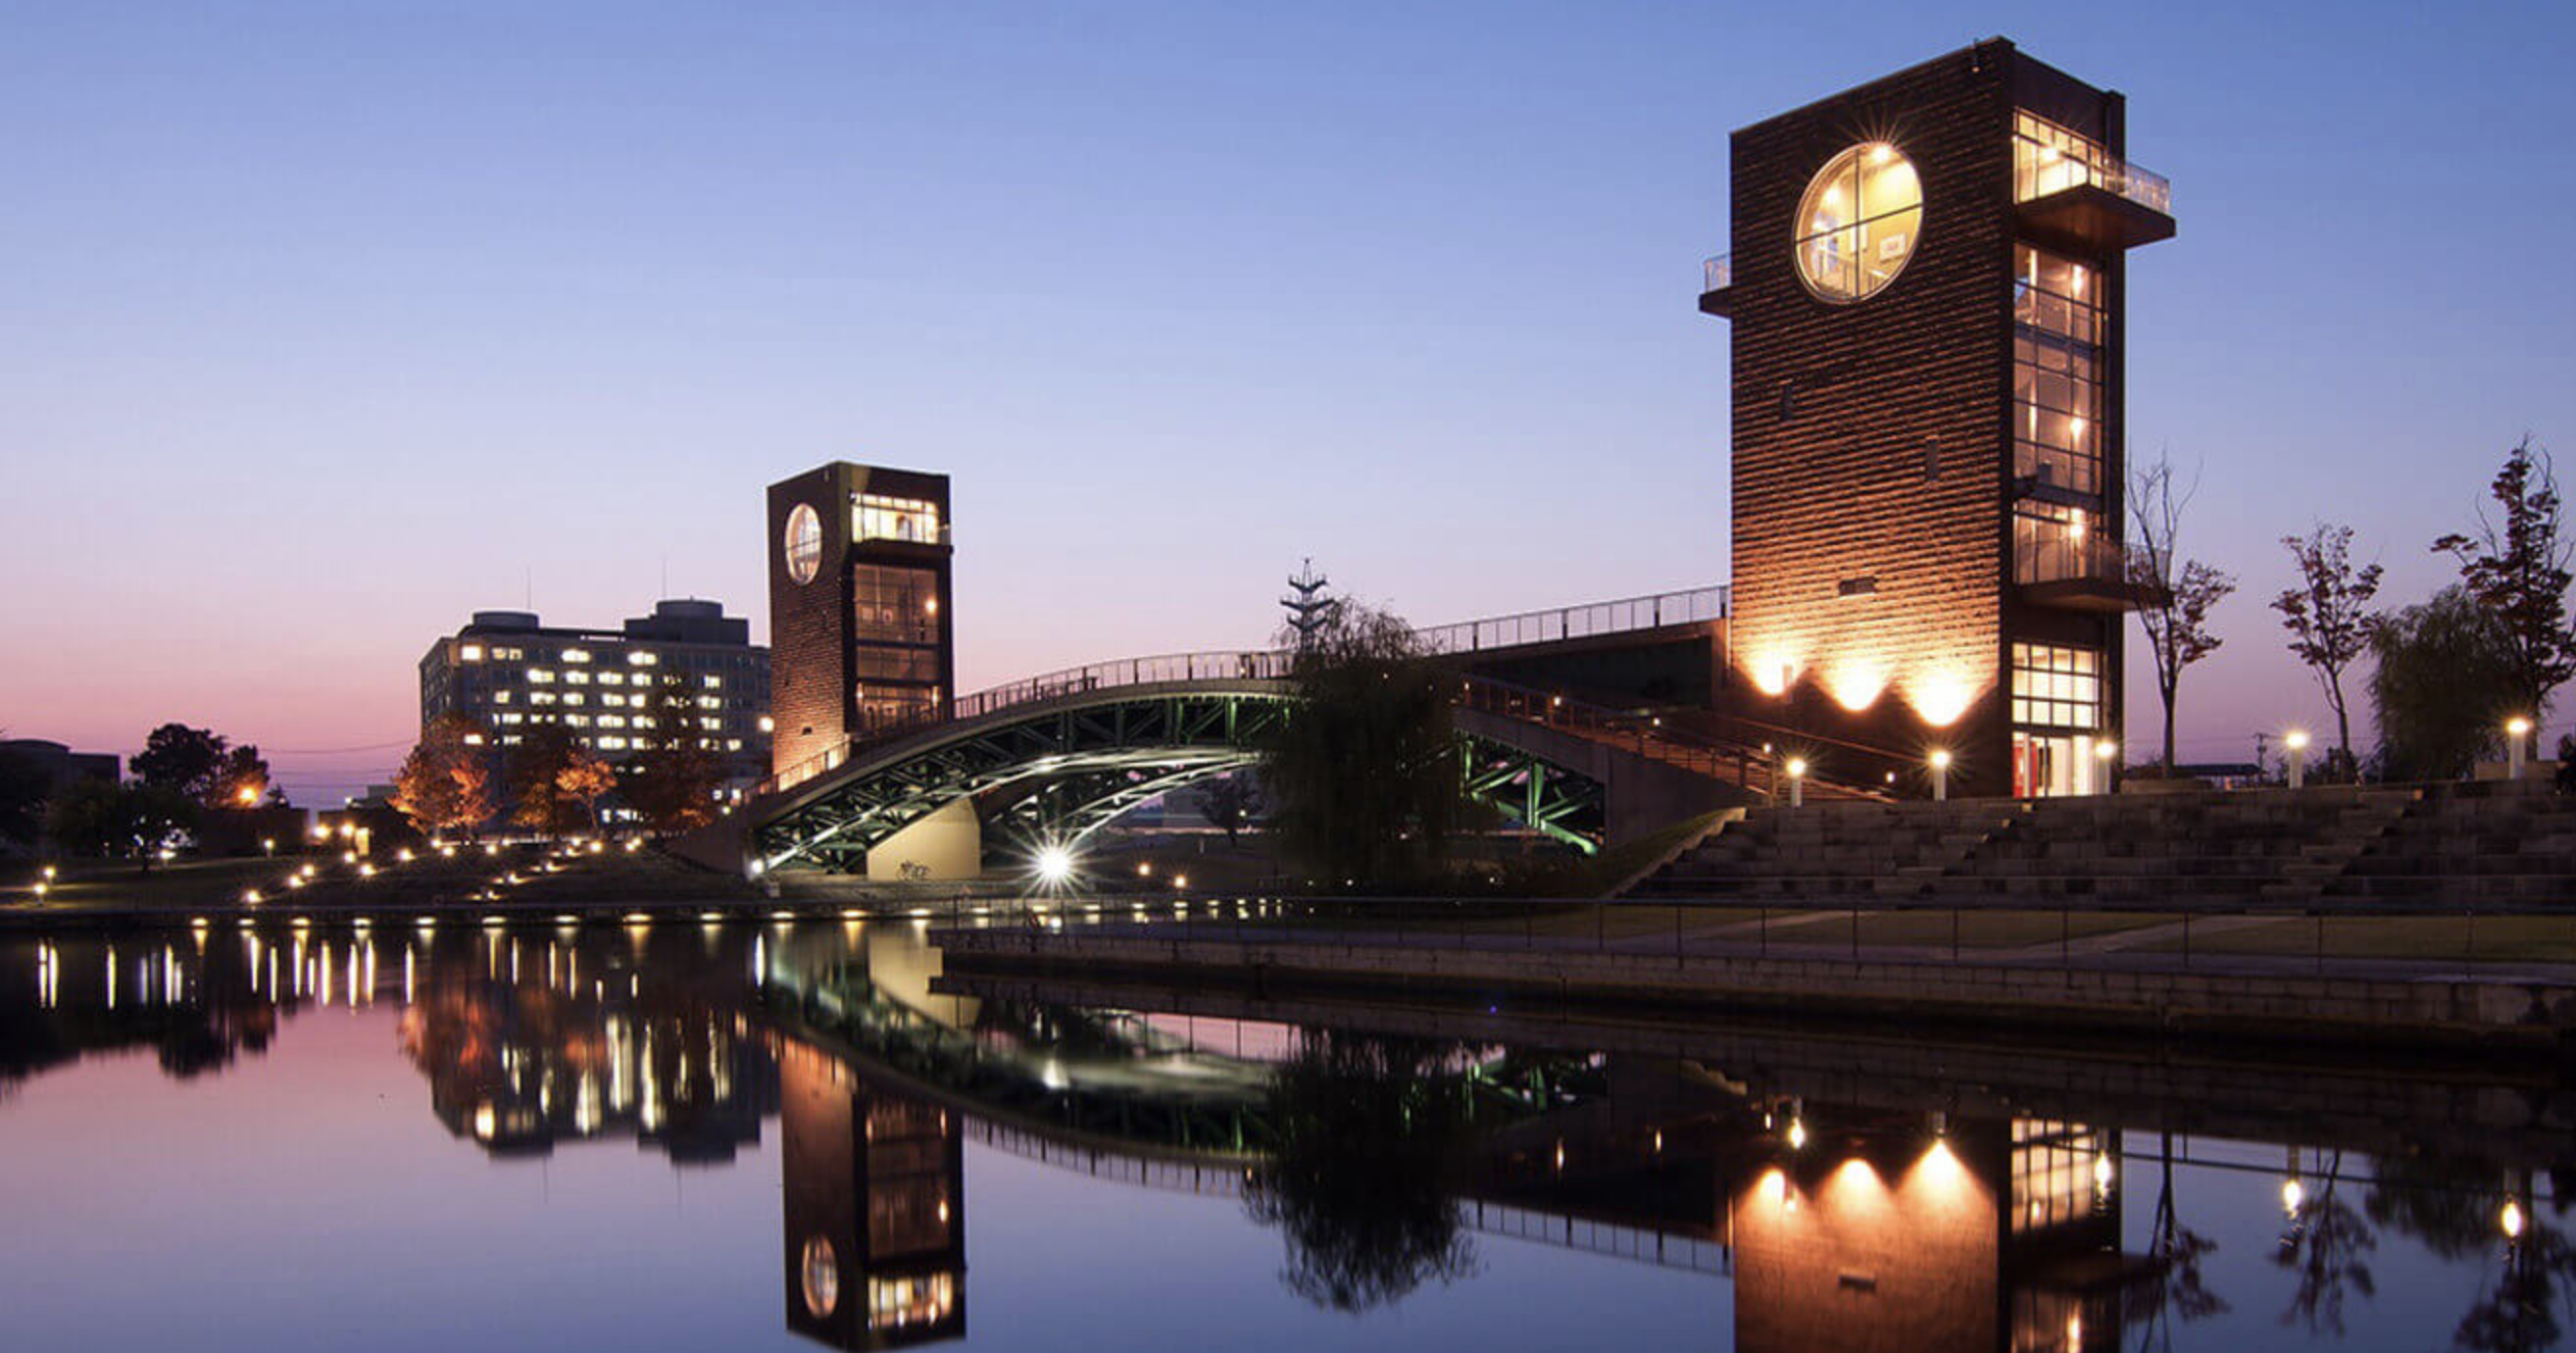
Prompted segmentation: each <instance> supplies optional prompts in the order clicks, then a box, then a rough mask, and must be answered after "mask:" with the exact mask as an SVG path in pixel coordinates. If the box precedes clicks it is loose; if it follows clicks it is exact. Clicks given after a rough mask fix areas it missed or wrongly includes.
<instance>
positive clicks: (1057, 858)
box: [1037, 846, 1073, 888]
mask: <svg viewBox="0 0 2576 1353" xmlns="http://www.w3.org/2000/svg"><path fill="white" fill-rule="evenodd" d="M1037 869H1038V882H1040V883H1043V884H1045V885H1047V886H1048V887H1050V888H1058V887H1062V886H1063V885H1064V883H1065V881H1066V880H1068V879H1070V878H1072V877H1073V852H1071V851H1069V850H1066V849H1065V848H1064V847H1062V846H1042V847H1040V848H1039V850H1038V856H1037Z"/></svg>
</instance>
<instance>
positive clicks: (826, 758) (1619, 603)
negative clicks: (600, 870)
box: [751, 584, 1733, 798]
mask: <svg viewBox="0 0 2576 1353" xmlns="http://www.w3.org/2000/svg"><path fill="white" fill-rule="evenodd" d="M1732 598H1733V589H1732V588H1729V587H1727V586H1726V585H1724V584H1719V585H1717V586H1714V587H1695V588H1690V589H1688V590H1685V591H1680V592H1657V593H1652V594H1650V595H1647V596H1640V597H1622V598H1619V599H1618V600H1615V601H1596V602H1589V603H1586V604H1584V605H1580V606H1559V607H1556V608H1554V609H1552V610H1543V611H1524V612H1521V613H1520V614H1518V615H1502V616H1489V617H1487V618H1485V619H1483V620H1467V621H1461V622H1459V623H1457V624H1454V625H1436V626H1432V627H1430V628H1428V629H1418V630H1415V631H1414V634H1415V635H1416V636H1417V637H1419V638H1420V639H1421V641H1422V644H1423V646H1424V647H1425V648H1427V649H1428V650H1430V651H1431V652H1434V653H1439V654H1460V653H1475V652H1480V651H1484V650H1488V649H1496V648H1510V647H1513V646H1515V645H1520V644H1544V643H1557V642H1561V641H1564V640H1567V639H1586V638H1591V637H1593V636H1596V635H1608V634H1628V633H1634V632H1637V631H1640V630H1649V629H1660V628H1663V627H1664V626H1667V625H1688V624H1695V623H1700V622H1705V621H1710V620H1723V619H1725V618H1726V617H1727V615H1728V614H1729V612H1730V609H1731V606H1732ZM1295 660H1296V655H1295V654H1294V653H1292V652H1290V651H1288V650H1286V649H1276V648H1273V649H1248V650H1247V649H1235V650H1220V651H1214V652H1201V653H1163V654H1157V655H1155V656H1152V657H1144V658H1118V659H1115V660H1112V661H1109V662H1095V663H1089V664H1086V665H1084V666H1081V667H1068V668H1065V669H1063V670H1062V671H1056V672H1048V673H1046V674H1044V675H1041V676H1033V677H1026V678H1023V679H1021V680H1018V681H1013V682H1010V683H1008V684H1005V685H1000V686H994V687H990V688H988V689H985V690H980V691H976V692H974V693H972V694H969V695H961V696H958V697H957V698H956V699H954V700H952V701H950V702H949V707H948V709H947V711H946V712H945V714H931V715H924V716H922V717H919V718H914V719H907V720H902V721H899V722H895V723H888V724H883V725H880V726H878V727H876V728H872V729H869V730H867V731H866V732H864V733H861V734H859V735H857V736H855V737H851V738H848V739H844V740H843V741H842V742H840V743H838V744H836V745H834V746H832V747H830V748H827V749H825V750H824V751H821V752H818V753H816V754H814V755H812V756H809V757H807V758H805V759H804V760H802V761H799V762H796V763H795V764H793V765H790V766H788V767H786V768H784V769H782V770H780V771H779V772H777V773H776V774H774V775H771V776H770V777H769V778H768V779H765V780H762V781H761V782H760V783H759V784H757V785H754V786H753V787H752V791H751V792H752V797H754V798H757V797H760V796H762V795H766V794H775V793H778V792H780V791H782V790H788V789H793V788H795V787H796V786H798V785H800V784H803V783H805V782H806V781H808V780H811V779H814V778H815V777H817V776H820V775H825V774H829V773H830V772H832V771H834V770H838V769H839V768H840V767H841V766H842V765H844V764H846V763H847V762H848V761H849V759H850V756H851V753H852V751H853V750H854V749H856V748H859V747H863V746H867V745H870V744H874V743H881V742H885V741H888V740H890V739H893V738H897V737H901V736H903V735H904V734H907V733H912V732H916V731H919V730H921V729H924V728H929V727H933V726H935V725H938V724H941V723H945V722H950V721H954V720H961V719H973V718H980V717H982V716H983V715H986V714H991V713H993V712H995V711H997V710H1003V709H1009V708H1011V707H1012V706H1015V705H1024V704H1029V703H1031V702H1033V701H1038V700H1052V699H1055V698H1057V697H1060V696H1066V695H1078V694H1081V693H1083V692H1085V691H1096V690H1110V689H1115V688H1117V687H1121V686H1147V685H1155V684H1158V683H1162V682H1169V681H1231V680H1245V681H1279V680H1284V679H1286V678H1287V676H1288V674H1289V668H1290V666H1291V665H1292V664H1293V663H1294V662H1295Z"/></svg>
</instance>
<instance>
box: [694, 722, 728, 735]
mask: <svg viewBox="0 0 2576 1353" xmlns="http://www.w3.org/2000/svg"><path fill="white" fill-rule="evenodd" d="M698 727H700V728H703V729H705V730H707V731H708V732H710V733H716V732H721V731H723V729H724V720H722V719H700V720H698Z"/></svg>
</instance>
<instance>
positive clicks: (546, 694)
mask: <svg viewBox="0 0 2576 1353" xmlns="http://www.w3.org/2000/svg"><path fill="white" fill-rule="evenodd" d="M554 702H555V693H554V692H553V691H532V692H530V693H529V695H528V703H529V704H532V705H551V704H553V703H554Z"/></svg>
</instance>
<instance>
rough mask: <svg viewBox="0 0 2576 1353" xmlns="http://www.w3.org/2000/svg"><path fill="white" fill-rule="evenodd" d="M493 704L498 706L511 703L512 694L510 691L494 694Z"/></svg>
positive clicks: (495, 692)
mask: <svg viewBox="0 0 2576 1353" xmlns="http://www.w3.org/2000/svg"><path fill="white" fill-rule="evenodd" d="M492 703H493V704H496V705H506V704H508V703H510V693H509V692H508V691H494V692H492Z"/></svg>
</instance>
